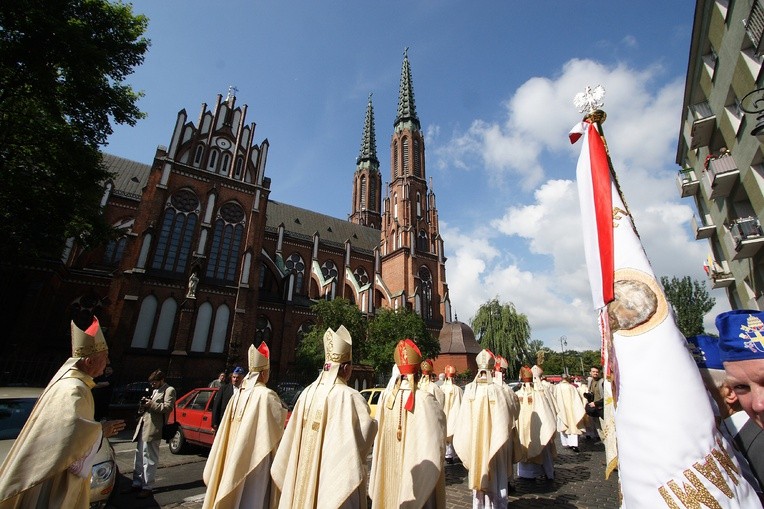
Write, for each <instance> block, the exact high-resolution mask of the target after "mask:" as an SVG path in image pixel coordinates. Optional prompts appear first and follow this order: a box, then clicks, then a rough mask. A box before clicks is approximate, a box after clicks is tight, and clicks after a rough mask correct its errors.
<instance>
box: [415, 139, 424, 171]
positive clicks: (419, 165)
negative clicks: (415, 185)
mask: <svg viewBox="0 0 764 509" xmlns="http://www.w3.org/2000/svg"><path fill="white" fill-rule="evenodd" d="M414 175H415V176H417V177H421V176H422V158H421V156H420V153H419V140H414Z"/></svg>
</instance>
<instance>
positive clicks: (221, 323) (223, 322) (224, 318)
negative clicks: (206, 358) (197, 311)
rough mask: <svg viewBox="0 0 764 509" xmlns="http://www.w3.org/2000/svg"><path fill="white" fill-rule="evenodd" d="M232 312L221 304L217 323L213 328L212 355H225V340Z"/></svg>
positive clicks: (216, 315)
mask: <svg viewBox="0 0 764 509" xmlns="http://www.w3.org/2000/svg"><path fill="white" fill-rule="evenodd" d="M230 316H231V310H230V309H229V308H228V306H226V305H225V304H221V305H220V307H219V308H218V310H217V312H216V313H215V323H214V324H213V326H212V341H210V353H223V350H224V349H225V339H226V337H227V334H226V332H227V331H228V319H229V318H230Z"/></svg>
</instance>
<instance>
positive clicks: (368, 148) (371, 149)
mask: <svg viewBox="0 0 764 509" xmlns="http://www.w3.org/2000/svg"><path fill="white" fill-rule="evenodd" d="M365 161H366V162H370V163H373V164H374V166H375V167H378V166H379V160H378V159H377V138H376V136H375V135H374V106H372V105H371V94H369V104H368V105H367V106H366V120H365V121H364V123H363V138H362V139H361V150H360V152H359V153H358V158H357V159H356V164H360V163H362V162H365Z"/></svg>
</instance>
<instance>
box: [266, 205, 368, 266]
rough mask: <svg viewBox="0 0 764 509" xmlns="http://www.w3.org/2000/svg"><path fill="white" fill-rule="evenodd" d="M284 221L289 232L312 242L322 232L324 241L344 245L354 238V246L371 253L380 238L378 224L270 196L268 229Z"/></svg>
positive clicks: (273, 228) (276, 227)
mask: <svg viewBox="0 0 764 509" xmlns="http://www.w3.org/2000/svg"><path fill="white" fill-rule="evenodd" d="M282 223H283V224H284V229H285V230H286V232H288V233H289V234H291V235H292V236H294V237H297V238H302V239H305V240H309V241H311V242H312V241H313V234H314V233H316V232H318V235H319V236H320V237H321V242H322V243H328V244H334V245H336V246H337V247H342V248H344V246H345V241H346V240H350V244H351V245H352V246H353V248H354V249H358V250H361V251H367V252H369V253H371V252H372V251H374V248H375V247H377V246H378V245H379V241H380V237H379V230H376V229H374V228H369V227H367V226H362V225H359V224H355V223H351V222H350V221H347V220H345V219H338V218H336V217H331V216H327V215H325V214H320V213H318V212H313V211H312V210H307V209H301V208H300V207H295V206H294V205H287V204H286V203H280V202H277V201H273V200H269V201H268V208H267V218H266V229H268V230H271V231H274V230H278V227H279V225H280V224H282Z"/></svg>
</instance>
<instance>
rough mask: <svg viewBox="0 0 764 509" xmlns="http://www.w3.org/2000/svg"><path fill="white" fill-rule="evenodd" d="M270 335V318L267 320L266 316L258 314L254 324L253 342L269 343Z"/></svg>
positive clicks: (271, 331) (271, 330)
mask: <svg viewBox="0 0 764 509" xmlns="http://www.w3.org/2000/svg"><path fill="white" fill-rule="evenodd" d="M272 335H273V327H272V326H271V322H270V320H268V317H267V316H265V315H260V316H259V317H258V318H257V323H256V324H255V344H256V345H259V344H260V342H261V341H265V342H266V343H270V342H271V336H272Z"/></svg>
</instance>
